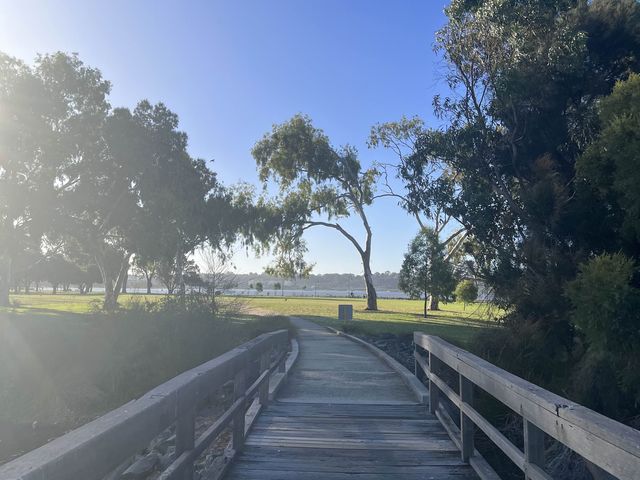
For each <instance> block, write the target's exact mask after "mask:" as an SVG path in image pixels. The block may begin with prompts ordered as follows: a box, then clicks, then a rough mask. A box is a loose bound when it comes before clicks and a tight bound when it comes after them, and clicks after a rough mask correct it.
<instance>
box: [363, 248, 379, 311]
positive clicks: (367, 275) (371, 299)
mask: <svg viewBox="0 0 640 480" xmlns="http://www.w3.org/2000/svg"><path fill="white" fill-rule="evenodd" d="M362 265H363V267H364V284H365V287H366V289H367V310H378V294H377V292H376V287H374V286H373V275H372V273H371V265H369V256H368V255H364V256H363V257H362Z"/></svg>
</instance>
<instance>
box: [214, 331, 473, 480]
mask: <svg viewBox="0 0 640 480" xmlns="http://www.w3.org/2000/svg"><path fill="white" fill-rule="evenodd" d="M292 321H293V323H294V325H295V326H296V328H297V329H298V341H299V344H300V357H299V359H298V362H297V364H296V365H295V367H294V368H293V370H292V372H291V375H290V377H289V380H288V382H287V385H286V386H285V387H284V389H283V390H282V392H281V393H280V395H279V396H278V398H277V399H276V401H274V402H273V403H271V404H270V405H269V406H268V407H267V408H266V410H265V411H264V413H262V414H261V415H260V417H259V418H258V419H257V420H256V422H255V424H254V426H253V427H252V429H251V433H250V434H249V436H248V437H247V440H246V446H245V449H244V450H243V452H242V453H241V454H240V455H239V456H238V457H237V458H236V459H235V460H234V465H233V466H232V468H231V470H230V471H229V473H228V474H227V476H226V477H225V478H229V479H232V480H241V479H243V480H254V479H255V480H258V479H260V480H276V479H278V480H294V479H295V480H299V479H301V480H320V479H326V480H344V479H359V480H378V479H383V478H385V479H386V478H388V479H396V478H402V479H407V480H417V479H421V480H422V479H476V478H478V477H477V476H476V474H475V473H474V472H473V470H472V469H471V467H469V466H468V465H465V464H463V463H462V462H461V460H460V451H459V450H458V449H457V448H456V446H455V445H454V443H453V442H452V441H451V440H450V439H449V437H448V436H447V434H446V432H445V430H444V428H443V427H442V426H441V424H440V423H439V421H438V420H437V419H436V418H435V417H434V416H433V415H429V414H428V413H427V409H426V406H425V405H422V404H419V403H417V402H416V400H415V396H414V395H413V393H412V392H411V391H410V390H409V389H408V388H407V387H406V386H405V384H404V383H403V381H402V379H401V378H400V376H399V375H398V374H397V373H396V372H395V371H394V370H392V369H391V368H390V367H389V366H388V365H387V364H386V363H384V362H383V361H382V360H380V359H379V358H378V357H376V356H375V355H373V354H372V353H371V352H370V351H369V350H367V349H366V348H364V347H362V346H360V345H358V344H356V343H354V342H352V341H351V340H348V339H346V338H344V337H342V336H339V335H335V334H333V333H331V332H329V331H327V330H326V329H325V328H323V327H320V326H318V325H316V324H314V323H312V322H309V321H306V320H303V319H297V318H296V319H292Z"/></svg>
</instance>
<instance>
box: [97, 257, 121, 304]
mask: <svg viewBox="0 0 640 480" xmlns="http://www.w3.org/2000/svg"><path fill="white" fill-rule="evenodd" d="M95 261H96V265H97V266H98V270H100V275H102V283H103V284H104V300H103V302H102V308H103V309H104V310H106V311H112V310H115V309H116V307H117V306H118V298H117V297H116V295H115V292H114V290H113V276H112V275H111V272H110V271H109V269H108V268H107V261H106V258H105V256H104V255H101V254H97V255H95Z"/></svg>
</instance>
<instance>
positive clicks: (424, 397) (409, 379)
mask: <svg viewBox="0 0 640 480" xmlns="http://www.w3.org/2000/svg"><path fill="white" fill-rule="evenodd" d="M325 328H326V329H327V330H329V331H330V332H332V333H335V334H336V335H341V336H343V337H345V338H348V339H349V340H351V341H352V342H355V343H357V344H359V345H362V346H363V347H365V348H366V349H367V350H369V351H370V352H371V353H373V354H374V355H375V356H376V357H378V358H379V359H380V360H382V361H383V362H384V363H386V364H387V365H388V366H389V367H391V369H392V370H394V371H395V372H396V373H397V374H398V375H400V378H402V381H403V382H404V384H405V385H406V386H407V387H408V388H409V390H411V392H412V393H413V395H414V396H415V397H416V399H417V400H418V403H420V404H423V405H426V404H427V403H429V390H428V389H427V387H425V386H424V385H423V384H422V382H421V381H420V380H418V379H417V378H416V376H415V375H414V374H413V373H411V372H410V371H409V370H407V368H406V367H405V366H404V365H402V364H401V363H400V362H398V361H397V360H396V359H395V358H393V357H391V356H390V355H389V354H387V353H385V352H383V351H382V350H380V349H379V348H378V347H376V346H374V345H371V344H370V343H369V342H366V341H364V340H362V339H361V338H358V337H354V336H353V335H349V334H348V333H345V332H343V331H341V330H338V329H336V328H333V327H329V326H327V325H325Z"/></svg>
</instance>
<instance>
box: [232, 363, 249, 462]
mask: <svg viewBox="0 0 640 480" xmlns="http://www.w3.org/2000/svg"><path fill="white" fill-rule="evenodd" d="M246 388H247V371H246V364H245V365H243V366H242V368H241V369H240V370H239V371H238V373H236V375H235V377H234V379H233V398H234V400H238V399H239V398H244V394H245V391H246ZM245 407H246V405H242V406H241V407H240V408H239V409H238V411H237V412H236V414H235V415H234V417H233V439H232V445H233V449H234V450H235V451H236V452H239V451H240V450H242V447H244V418H245V415H246V408H245Z"/></svg>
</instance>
